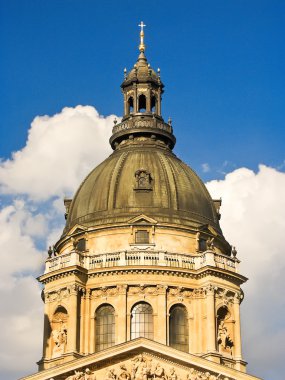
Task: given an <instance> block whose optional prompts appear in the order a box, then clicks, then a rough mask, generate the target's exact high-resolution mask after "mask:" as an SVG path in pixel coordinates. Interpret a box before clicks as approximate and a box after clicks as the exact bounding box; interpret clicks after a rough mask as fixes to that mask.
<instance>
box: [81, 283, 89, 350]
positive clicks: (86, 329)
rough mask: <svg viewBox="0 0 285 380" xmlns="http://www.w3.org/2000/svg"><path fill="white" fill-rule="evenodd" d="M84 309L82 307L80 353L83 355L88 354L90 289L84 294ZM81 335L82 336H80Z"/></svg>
mask: <svg viewBox="0 0 285 380" xmlns="http://www.w3.org/2000/svg"><path fill="white" fill-rule="evenodd" d="M84 298H85V307H84V316H83V319H84V340H83V342H84V344H83V348H82V351H83V352H84V354H89V353H90V351H89V350H90V322H91V315H90V312H91V311H90V299H91V289H87V290H86V293H85V297H84ZM82 335H83V334H82Z"/></svg>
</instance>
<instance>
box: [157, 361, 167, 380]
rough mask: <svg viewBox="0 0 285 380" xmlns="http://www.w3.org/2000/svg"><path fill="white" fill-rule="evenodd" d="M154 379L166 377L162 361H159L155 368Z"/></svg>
mask: <svg viewBox="0 0 285 380" xmlns="http://www.w3.org/2000/svg"><path fill="white" fill-rule="evenodd" d="M154 379H165V372H164V368H163V367H161V365H160V363H157V365H156V367H155V370H154Z"/></svg>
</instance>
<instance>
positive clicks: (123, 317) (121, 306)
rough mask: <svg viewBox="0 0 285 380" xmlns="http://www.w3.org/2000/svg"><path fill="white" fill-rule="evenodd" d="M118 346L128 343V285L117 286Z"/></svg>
mask: <svg viewBox="0 0 285 380" xmlns="http://www.w3.org/2000/svg"><path fill="white" fill-rule="evenodd" d="M117 290H118V295H117V301H118V303H117V310H116V314H117V318H116V344H119V343H124V342H126V341H127V290H128V286H127V285H118V286H117Z"/></svg>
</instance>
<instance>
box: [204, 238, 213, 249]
mask: <svg viewBox="0 0 285 380" xmlns="http://www.w3.org/2000/svg"><path fill="white" fill-rule="evenodd" d="M214 239H215V238H212V239H211V238H210V237H209V238H208V239H207V241H206V244H207V249H208V250H210V251H212V250H213V249H214Z"/></svg>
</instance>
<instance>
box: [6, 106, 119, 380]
mask: <svg viewBox="0 0 285 380" xmlns="http://www.w3.org/2000/svg"><path fill="white" fill-rule="evenodd" d="M114 118H115V116H114V115H110V116H107V117H103V116H100V115H99V113H98V111H97V110H96V109H95V108H94V107H90V106H77V107H75V108H64V109H63V110H62V111H61V112H60V113H58V114H56V115H53V116H38V117H36V118H35V119H34V120H33V122H32V124H31V128H30V129H29V133H28V140H27V142H26V145H25V147H24V148H23V149H22V150H20V151H18V152H16V153H14V154H13V155H12V158H11V159H9V160H6V161H2V162H1V163H0V194H1V203H0V260H1V266H0V276H1V282H0V299H1V312H0V324H1V326H2V327H3V326H4V327H5V328H2V329H0V342H1V347H0V362H1V369H0V378H5V379H6V380H15V379H16V378H19V377H22V376H24V375H25V374H29V373H32V372H36V371H37V367H36V364H35V363H36V361H38V360H39V359H40V358H41V354H42V335H43V325H42V322H43V303H42V301H41V297H40V293H41V288H40V285H39V284H38V283H37V281H36V279H35V278H36V277H37V276H38V275H39V274H40V273H42V271H43V263H44V260H45V258H46V256H47V254H46V248H47V247H48V245H51V244H54V243H55V241H56V240H57V239H58V238H59V236H60V235H61V232H62V229H63V225H64V206H63V197H64V195H69V194H73V193H74V191H75V190H76V188H77V187H78V186H79V184H80V182H81V181H82V180H83V178H84V177H85V176H86V175H87V174H88V172H89V171H90V170H91V169H92V168H93V167H94V166H96V165H97V164H98V163H99V162H101V161H102V160H103V159H104V158H106V156H108V154H110V153H111V148H110V145H109V143H108V139H109V137H110V135H111V130H112V126H113V120H114ZM117 119H118V117H117ZM15 363H17V365H15Z"/></svg>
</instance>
